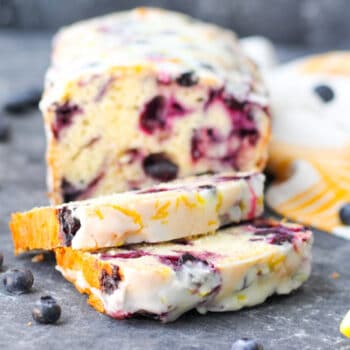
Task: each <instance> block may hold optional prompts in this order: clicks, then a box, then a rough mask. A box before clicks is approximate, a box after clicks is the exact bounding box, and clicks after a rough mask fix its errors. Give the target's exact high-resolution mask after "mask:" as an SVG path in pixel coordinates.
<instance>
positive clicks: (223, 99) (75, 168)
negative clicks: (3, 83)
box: [41, 8, 270, 204]
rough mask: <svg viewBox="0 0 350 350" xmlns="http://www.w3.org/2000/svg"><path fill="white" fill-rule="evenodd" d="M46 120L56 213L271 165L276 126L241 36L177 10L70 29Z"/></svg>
mask: <svg viewBox="0 0 350 350" xmlns="http://www.w3.org/2000/svg"><path fill="white" fill-rule="evenodd" d="M41 110H42V112H43V115H44V120H45V125H46V133H47V139H48V148H47V162H48V185H49V192H50V197H51V200H52V202H53V203H54V204H59V203H62V202H69V201H73V200H81V199H86V198H90V197H95V196H99V195H102V194H110V193H114V192H122V191H126V190H130V189H140V188H144V187H147V186H151V185H153V184H155V183H159V182H165V181H169V180H173V179H175V178H181V177H185V176H190V175H197V174H201V173H205V172H222V171H232V170H235V171H252V170H261V169H262V168H263V167H264V165H265V162H266V157H267V142H268V138H269V128H270V119H269V115H268V104H267V94H266V90H265V87H264V85H263V83H262V80H261V77H260V74H259V72H258V70H257V68H256V66H255V64H253V63H252V62H251V61H250V60H249V59H248V58H247V57H246V56H245V55H244V53H243V52H242V50H241V48H240V46H239V44H238V41H237V40H236V37H235V35H234V34H233V33H232V32H230V31H227V30H224V29H221V28H219V27H216V26H214V25H210V24H207V23H203V22H199V21H196V20H193V19H191V18H189V17H186V16H184V15H181V14H177V13H173V12H169V11H164V10H159V9H147V8H146V9H145V8H141V9H136V10H133V11H128V12H122V13H116V14H112V15H108V16H105V17H100V18H96V19H93V20H88V21H84V22H80V23H77V24H74V25H72V26H70V27H67V28H65V29H63V30H61V31H60V32H59V33H58V35H57V36H56V39H55V41H54V47H53V53H52V63H51V68H50V69H49V71H48V73H47V78H46V87H45V93H44V96H43V99H42V101H41Z"/></svg>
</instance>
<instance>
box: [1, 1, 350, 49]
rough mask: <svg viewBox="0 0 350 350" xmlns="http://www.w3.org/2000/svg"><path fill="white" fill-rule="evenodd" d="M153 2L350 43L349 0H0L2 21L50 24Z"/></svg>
mask: <svg viewBox="0 0 350 350" xmlns="http://www.w3.org/2000/svg"><path fill="white" fill-rule="evenodd" d="M141 5H152V6H159V7H165V8H169V9H174V10H178V11H182V12H186V13H190V14H192V15H194V16H196V17H199V18H202V19H206V20H210V21H212V22H216V23H218V24H221V25H223V26H226V27H229V28H231V29H234V30H236V31H237V32H238V33H239V34H240V35H242V36H246V35H252V34H261V35H266V36H268V37H269V38H271V39H273V40H274V41H276V42H279V43H284V44H293V45H307V46H311V47H318V48H323V47H332V48H347V47H349V46H350V35H349V34H350V1H349V0H153V1H138V0H0V27H4V28H19V29H49V30H56V29H57V28H58V27H60V26H62V25H65V24H69V23H71V22H74V21H76V20H78V19H81V18H86V17H91V16H95V15H100V14H103V13H108V12H111V11H114V10H121V9H128V8H132V7H135V6H141Z"/></svg>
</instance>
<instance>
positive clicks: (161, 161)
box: [142, 153, 179, 181]
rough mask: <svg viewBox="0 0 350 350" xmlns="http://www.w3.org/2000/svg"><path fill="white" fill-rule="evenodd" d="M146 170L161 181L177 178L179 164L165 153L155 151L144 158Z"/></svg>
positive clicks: (144, 168) (149, 174)
mask: <svg viewBox="0 0 350 350" xmlns="http://www.w3.org/2000/svg"><path fill="white" fill-rule="evenodd" d="M142 165H143V170H144V172H145V173H146V174H147V175H148V176H150V177H151V178H153V179H156V180H159V181H171V180H174V179H176V177H177V173H178V170H179V169H178V166H177V165H176V164H175V163H173V162H172V161H171V160H170V159H169V158H168V157H167V156H166V155H165V154H163V153H153V154H150V155H149V156H147V157H146V158H145V159H144V160H143V163H142Z"/></svg>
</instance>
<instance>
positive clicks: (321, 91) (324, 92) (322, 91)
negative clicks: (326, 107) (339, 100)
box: [314, 85, 335, 103]
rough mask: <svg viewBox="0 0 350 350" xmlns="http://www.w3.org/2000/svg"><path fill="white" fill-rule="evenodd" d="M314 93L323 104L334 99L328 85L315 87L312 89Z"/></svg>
mask: <svg viewBox="0 0 350 350" xmlns="http://www.w3.org/2000/svg"><path fill="white" fill-rule="evenodd" d="M314 91H315V93H316V94H317V95H318V97H319V98H320V99H321V100H322V101H323V102H325V103H327V102H330V101H332V100H333V99H334V96H335V95H334V91H333V90H332V88H331V87H329V86H328V85H317V86H315V88H314Z"/></svg>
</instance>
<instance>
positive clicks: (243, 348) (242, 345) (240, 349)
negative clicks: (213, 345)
mask: <svg viewBox="0 0 350 350" xmlns="http://www.w3.org/2000/svg"><path fill="white" fill-rule="evenodd" d="M231 350H264V348H263V346H262V345H261V344H260V343H258V342H257V341H256V340H254V339H248V338H242V339H238V340H236V341H235V342H234V343H233V344H232V347H231Z"/></svg>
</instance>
